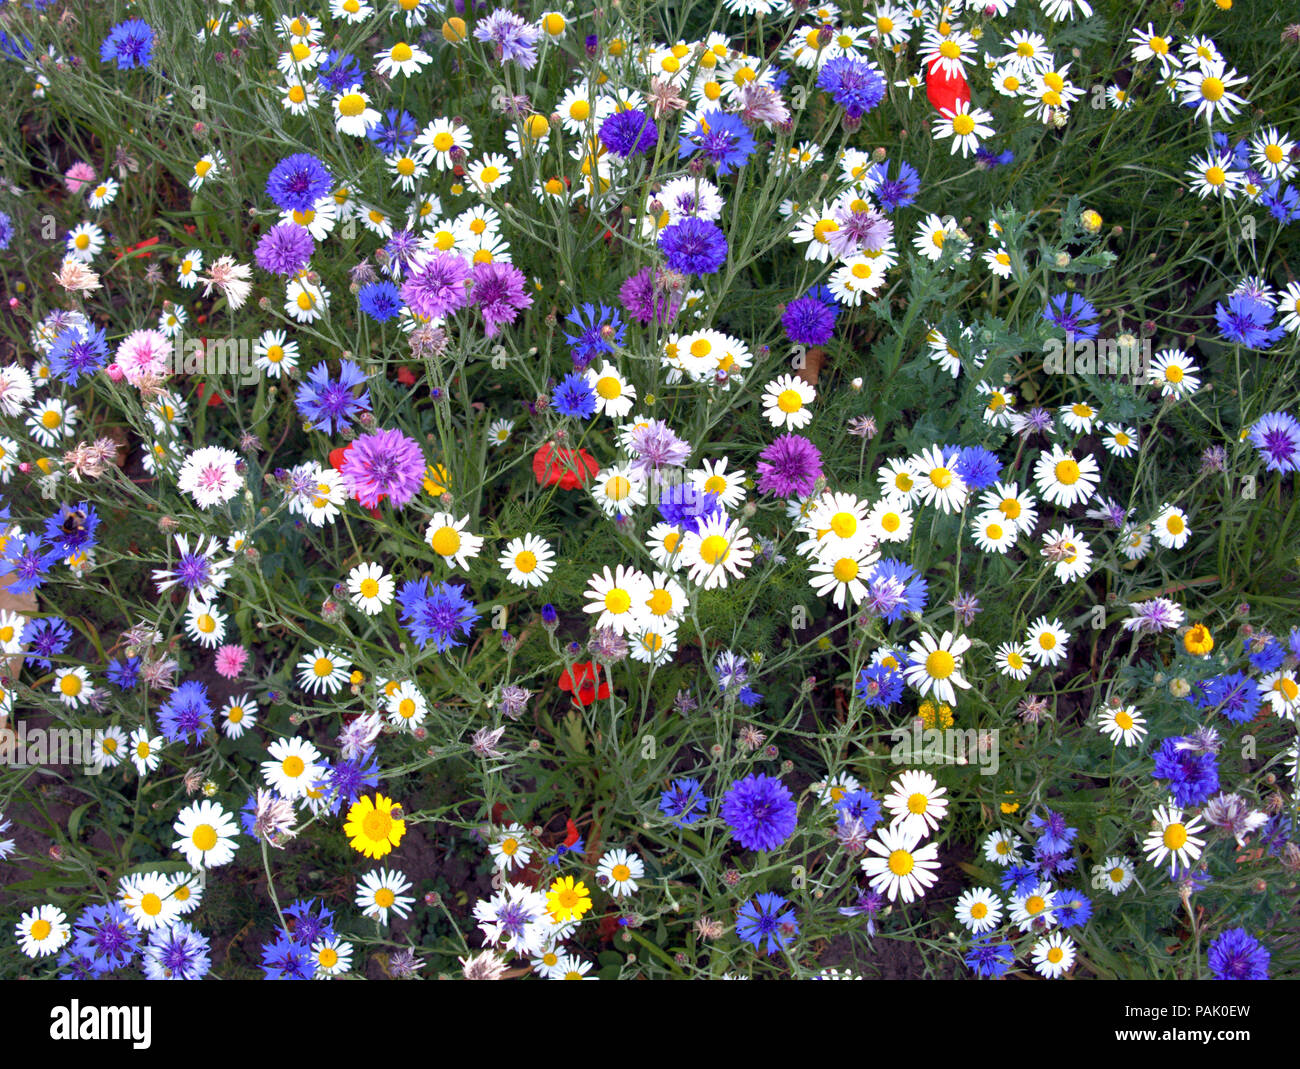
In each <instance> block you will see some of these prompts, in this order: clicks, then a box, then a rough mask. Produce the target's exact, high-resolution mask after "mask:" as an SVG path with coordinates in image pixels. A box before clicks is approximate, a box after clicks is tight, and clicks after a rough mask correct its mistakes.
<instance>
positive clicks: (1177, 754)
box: [1151, 737, 1219, 807]
mask: <svg viewBox="0 0 1300 1069" xmlns="http://www.w3.org/2000/svg"><path fill="white" fill-rule="evenodd" d="M1182 741H1183V740H1182V738H1179V737H1175V738H1168V739H1165V740H1163V741H1162V742H1161V743H1160V749H1159V750H1157V751H1156V753H1155V755H1154V760H1155V770H1154V771H1153V772H1152V773H1151V776H1152V778H1153V779H1158V780H1168V781H1169V793H1170V794H1172V795H1173V796H1174V801H1175V802H1176V803H1177V804H1178V805H1180V806H1184V807H1186V806H1193V805H1200V804H1201V803H1202V802H1205V801H1208V800H1209V797H1210V795H1212V794H1213V793H1214V792H1215V791H1217V790H1218V789H1219V768H1218V764H1217V763H1216V761H1215V759H1214V754H1210V753H1197V752H1195V751H1193V750H1190V749H1183V748H1181V747H1180V746H1179V745H1178V744H1179V743H1180V742H1182Z"/></svg>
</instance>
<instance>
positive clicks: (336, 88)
mask: <svg viewBox="0 0 1300 1069" xmlns="http://www.w3.org/2000/svg"><path fill="white" fill-rule="evenodd" d="M316 77H317V79H318V80H319V81H320V83H321V85H323V86H324V87H325V88H326V89H328V90H329V91H330V92H331V93H341V92H343V90H345V89H350V88H351V87H352V86H354V85H362V84H363V83H364V80H365V77H366V72H365V71H363V70H362V69H361V64H360V63H358V62H357V60H356V57H355V56H352V55H350V54H348V53H346V52H340V51H339V50H338V49H337V48H331V49H330V50H329V52H328V54H327V55H326V56H325V62H324V63H322V64H321V65H320V68H319V69H318V70H317V71H316Z"/></svg>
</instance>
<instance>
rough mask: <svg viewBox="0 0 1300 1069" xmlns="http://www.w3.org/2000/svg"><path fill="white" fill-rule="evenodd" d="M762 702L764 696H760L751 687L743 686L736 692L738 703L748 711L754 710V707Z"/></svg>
mask: <svg viewBox="0 0 1300 1069" xmlns="http://www.w3.org/2000/svg"><path fill="white" fill-rule="evenodd" d="M762 700H763V695H761V694H759V693H758V691H756V690H755V689H754V688H753V687H751V686H743V687H741V688H740V689H739V690H738V691H736V701H738V702H739V703H740V704H741V705H743V706H744V707H745V708H746V709H752V708H754V706H756V705H758V704H759V703H760V702H761V701H762Z"/></svg>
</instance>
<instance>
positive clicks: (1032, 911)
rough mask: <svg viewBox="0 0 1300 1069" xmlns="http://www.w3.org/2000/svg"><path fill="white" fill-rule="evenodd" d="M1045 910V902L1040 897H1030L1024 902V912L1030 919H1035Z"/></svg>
mask: <svg viewBox="0 0 1300 1069" xmlns="http://www.w3.org/2000/svg"><path fill="white" fill-rule="evenodd" d="M1046 908H1047V900H1046V899H1044V898H1043V896H1042V895H1030V896H1029V898H1027V899H1026V900H1025V912H1026V913H1028V914H1029V915H1030V916H1031V917H1036V916H1038V914H1040V913H1042V912H1043V910H1044V909H1046Z"/></svg>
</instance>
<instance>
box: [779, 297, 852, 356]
mask: <svg viewBox="0 0 1300 1069" xmlns="http://www.w3.org/2000/svg"><path fill="white" fill-rule="evenodd" d="M838 314H839V312H838V305H837V304H836V302H835V299H834V298H833V297H832V296H831V292H830V290H828V289H827V288H826V287H825V286H815V287H813V288H812V289H811V290H809V291H808V292H807V293H806V294H804V295H803V296H802V297H797V298H795V299H794V300H793V301H791V302H790V303H789V304H787V305H786V306H785V313H784V314H783V315H782V316H781V325H782V326H783V327H785V335H786V337H787V338H789V339H790V340H791V341H792V342H794V343H796V344H798V345H825V344H826V343H827V342H828V341H830V340H831V338H832V337H833V336H834V334H835V318H836V316H837V315H838Z"/></svg>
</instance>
